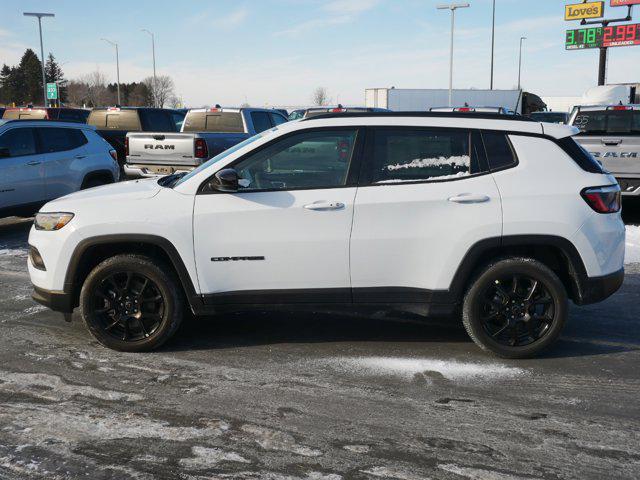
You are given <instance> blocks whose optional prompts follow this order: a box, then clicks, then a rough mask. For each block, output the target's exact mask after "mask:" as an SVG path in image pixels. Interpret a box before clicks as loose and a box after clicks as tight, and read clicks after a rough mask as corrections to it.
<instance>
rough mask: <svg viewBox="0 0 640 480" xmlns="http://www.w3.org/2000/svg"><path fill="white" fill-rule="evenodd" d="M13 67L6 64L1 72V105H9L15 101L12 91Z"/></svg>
mask: <svg viewBox="0 0 640 480" xmlns="http://www.w3.org/2000/svg"><path fill="white" fill-rule="evenodd" d="M10 82H11V67H10V66H9V65H7V64H6V63H5V64H3V65H2V70H0V104H2V105H7V104H9V103H10V102H12V101H13V100H12V99H13V94H12V92H11V91H10Z"/></svg>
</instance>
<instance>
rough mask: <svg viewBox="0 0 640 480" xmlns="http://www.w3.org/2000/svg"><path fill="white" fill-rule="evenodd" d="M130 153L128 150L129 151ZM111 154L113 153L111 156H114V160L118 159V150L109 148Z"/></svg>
mask: <svg viewBox="0 0 640 480" xmlns="http://www.w3.org/2000/svg"><path fill="white" fill-rule="evenodd" d="M127 153H128V151H127ZM109 155H111V158H113V160H114V161H116V162H117V161H118V152H116V151H115V150H113V149H111V150H109Z"/></svg>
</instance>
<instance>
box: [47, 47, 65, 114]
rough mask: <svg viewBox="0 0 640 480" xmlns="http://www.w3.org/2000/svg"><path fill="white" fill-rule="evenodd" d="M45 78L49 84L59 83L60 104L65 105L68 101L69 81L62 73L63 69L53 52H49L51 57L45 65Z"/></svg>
mask: <svg viewBox="0 0 640 480" xmlns="http://www.w3.org/2000/svg"><path fill="white" fill-rule="evenodd" d="M44 76H45V78H46V80H47V83H54V82H55V83H57V84H58V97H59V101H60V103H64V102H66V101H67V81H66V80H65V78H64V73H63V72H62V68H60V65H58V62H56V59H55V57H54V56H53V54H52V53H51V52H49V56H48V57H47V62H46V63H45V64H44Z"/></svg>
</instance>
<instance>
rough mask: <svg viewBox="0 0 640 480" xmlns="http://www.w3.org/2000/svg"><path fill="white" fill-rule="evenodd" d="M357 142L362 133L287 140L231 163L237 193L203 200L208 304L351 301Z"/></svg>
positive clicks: (200, 234) (199, 253) (201, 258)
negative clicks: (350, 273) (237, 180)
mask: <svg viewBox="0 0 640 480" xmlns="http://www.w3.org/2000/svg"><path fill="white" fill-rule="evenodd" d="M359 137H360V133H359V132H358V129H356V128H340V129H313V130H305V131H302V132H300V131H299V132H294V133H291V134H288V135H285V136H283V137H280V138H278V139H276V140H274V141H273V142H271V143H269V144H267V145H265V146H263V147H260V148H259V149H258V150H256V151H254V152H251V153H249V154H247V155H245V156H244V157H242V158H240V159H238V160H237V161H235V162H234V163H233V168H235V169H236V170H237V171H238V173H239V176H240V178H241V180H240V184H241V187H240V190H239V191H238V192H237V193H220V192H211V193H202V192H201V193H199V194H198V195H196V200H195V205H194V213H193V215H194V217H193V228H194V247H195V258H196V264H197V266H198V268H197V270H198V281H199V284H200V288H201V291H202V293H204V294H205V298H206V302H207V303H211V304H216V303H282V302H284V303H289V302H307V303H309V302H312V303H322V302H336V301H337V302H350V301H351V292H350V278H349V232H350V230H351V221H352V215H353V200H354V197H355V193H356V174H357V171H358V157H359V156H358V155H357V153H356V152H357V151H358V147H357V145H356V143H357V141H358V138H359ZM226 168H228V167H226Z"/></svg>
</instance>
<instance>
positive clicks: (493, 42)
mask: <svg viewBox="0 0 640 480" xmlns="http://www.w3.org/2000/svg"><path fill="white" fill-rule="evenodd" d="M495 46H496V0H493V16H492V20H491V81H490V83H489V89H490V90H493V51H494V49H495Z"/></svg>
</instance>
